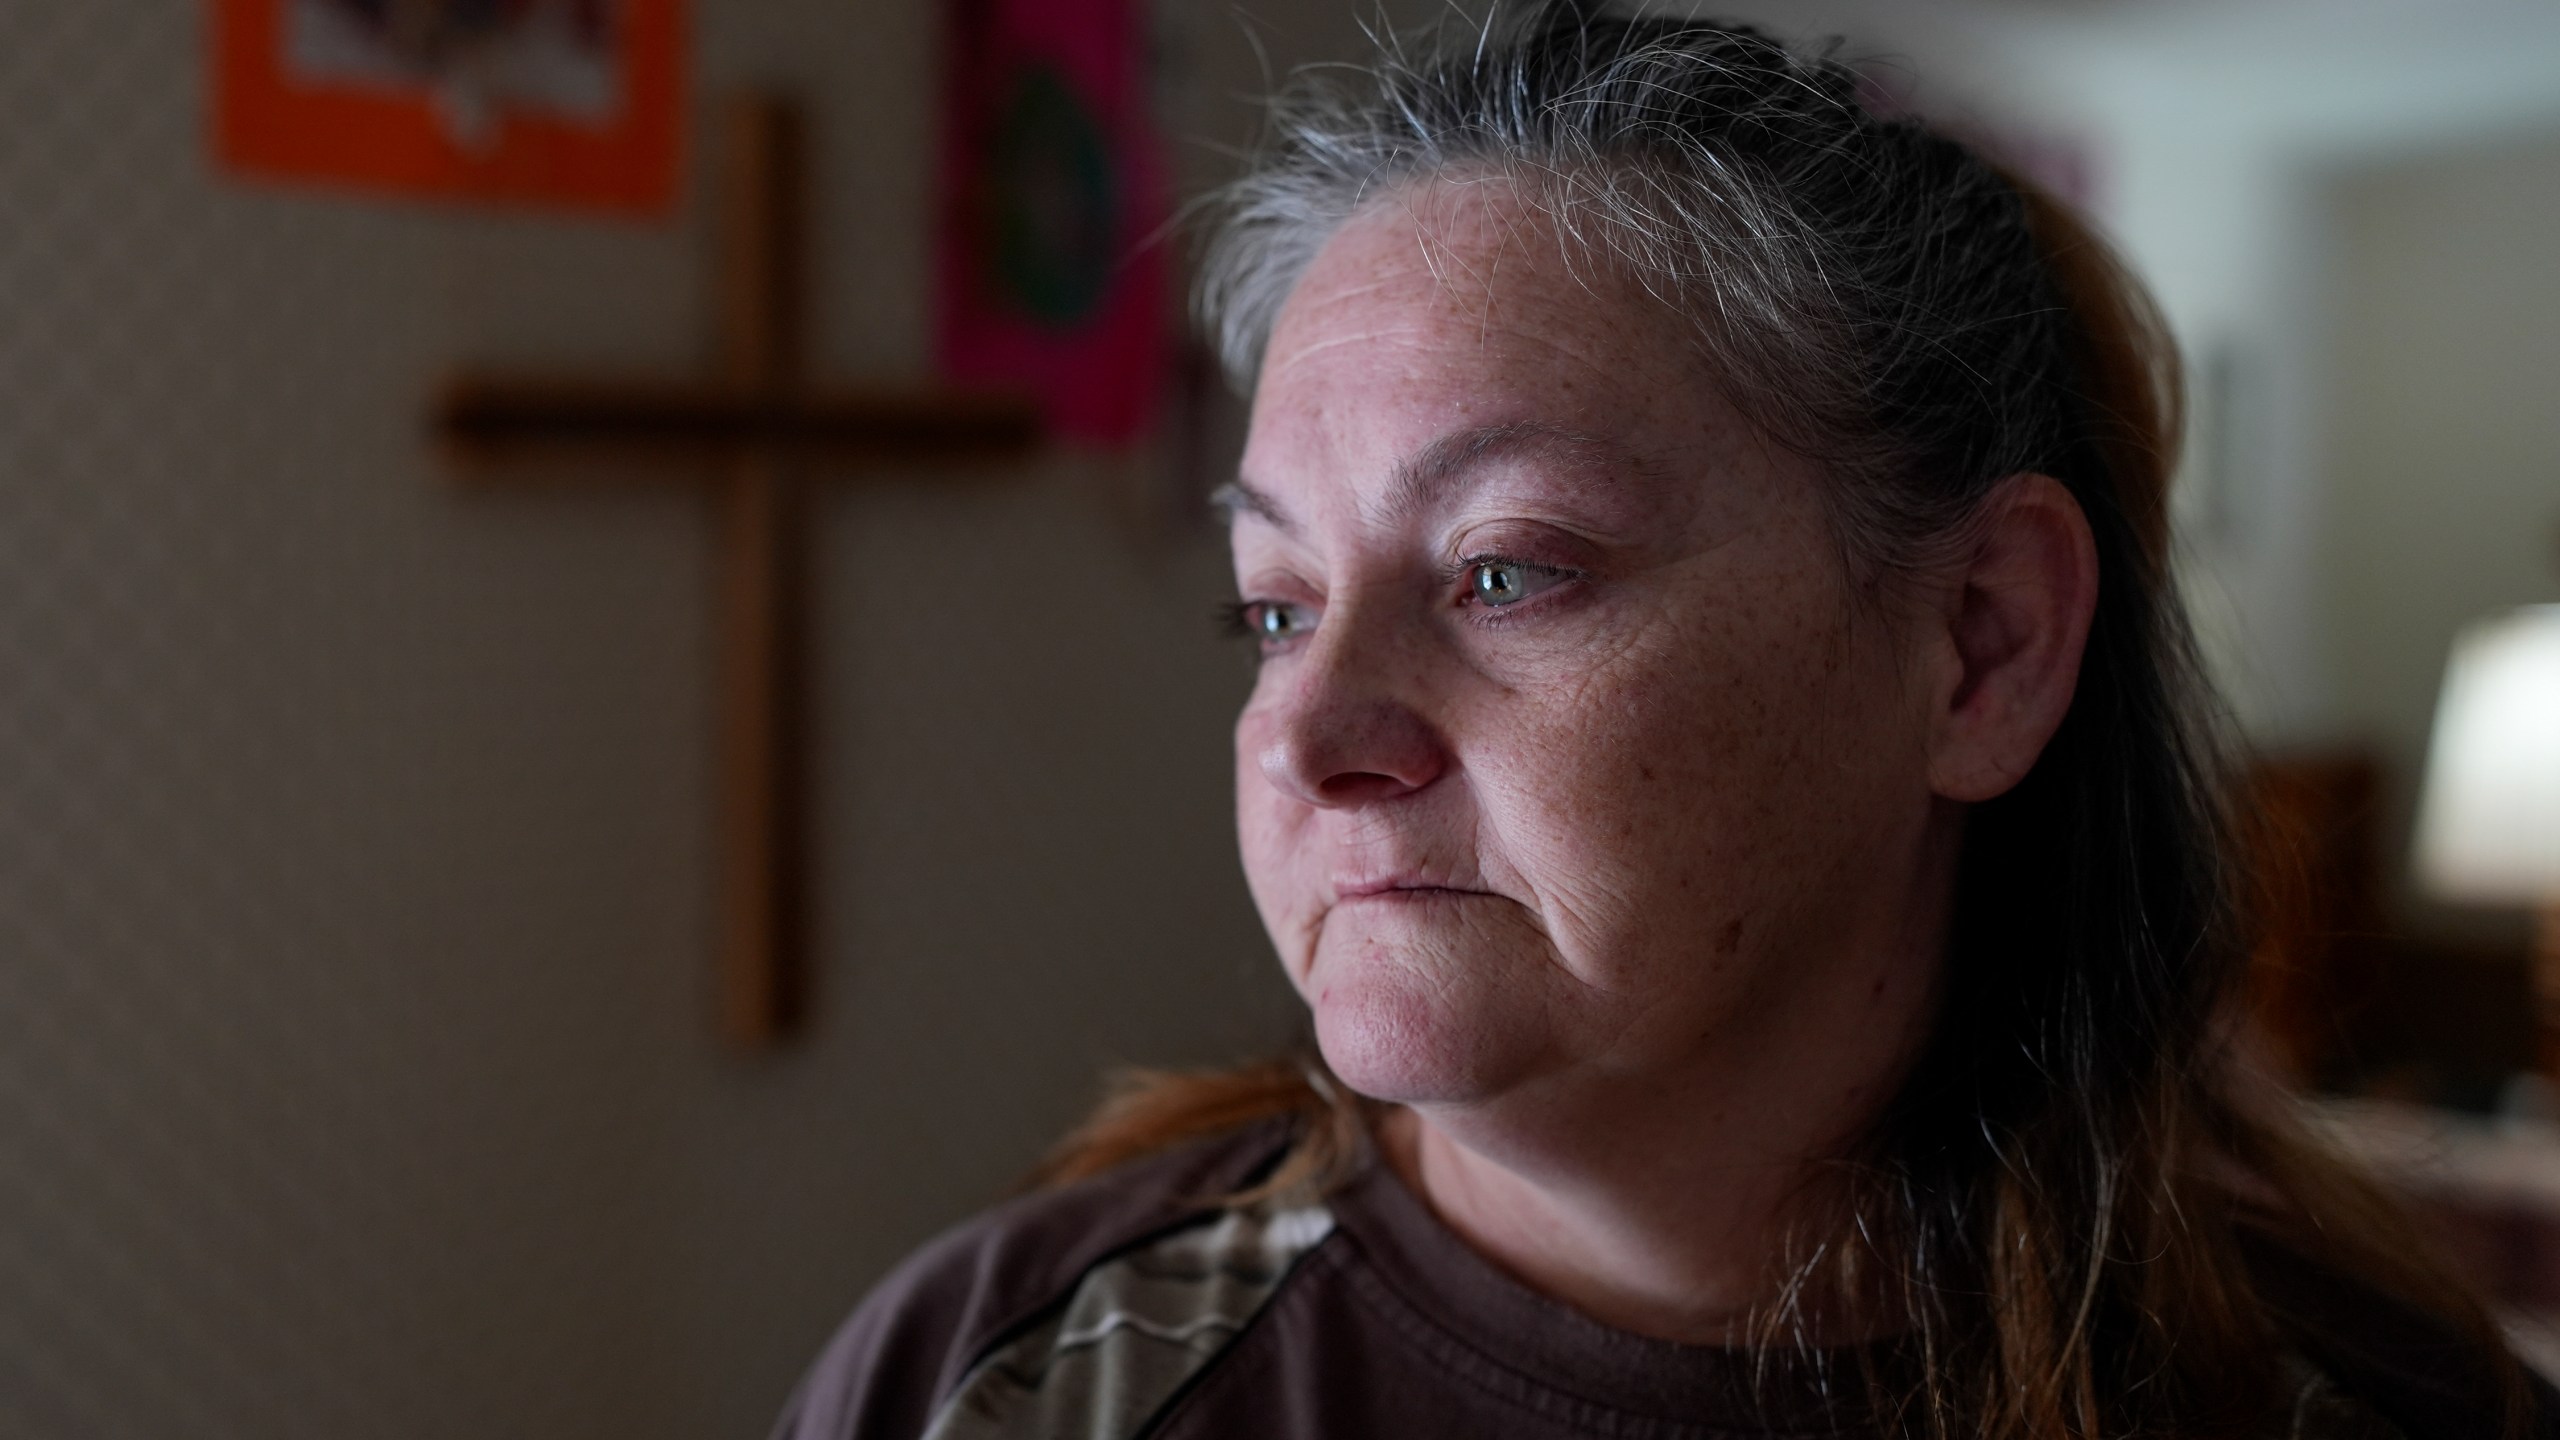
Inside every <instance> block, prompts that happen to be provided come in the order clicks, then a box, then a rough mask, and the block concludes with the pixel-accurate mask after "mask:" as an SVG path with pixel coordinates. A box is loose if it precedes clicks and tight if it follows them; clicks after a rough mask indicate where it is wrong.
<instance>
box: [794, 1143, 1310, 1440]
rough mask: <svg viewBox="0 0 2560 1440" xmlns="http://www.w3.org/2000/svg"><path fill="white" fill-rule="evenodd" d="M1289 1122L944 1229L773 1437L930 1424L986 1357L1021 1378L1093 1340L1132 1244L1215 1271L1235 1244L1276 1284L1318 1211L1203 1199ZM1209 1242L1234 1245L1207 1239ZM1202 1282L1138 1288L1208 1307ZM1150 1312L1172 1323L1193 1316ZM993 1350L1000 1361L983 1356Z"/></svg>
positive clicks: (1253, 1168)
mask: <svg viewBox="0 0 2560 1440" xmlns="http://www.w3.org/2000/svg"><path fill="white" fill-rule="evenodd" d="M1287 1133H1288V1132H1287V1128H1286V1126H1285V1125H1281V1124H1265V1125H1258V1126H1254V1127H1251V1128H1248V1129H1245V1130H1240V1131H1237V1132H1234V1133H1232V1134H1229V1135H1225V1136H1220V1137H1217V1138H1214V1139H1210V1140H1206V1141H1201V1142H1197V1143H1194V1144H1190V1145H1185V1146H1180V1147H1177V1148H1175V1149H1172V1150H1169V1151H1166V1152H1164V1153H1162V1154H1159V1155H1155V1156H1150V1157H1148V1158H1146V1159H1144V1160H1140V1161H1137V1162H1135V1163H1132V1164H1130V1165H1126V1166H1123V1167H1121V1168H1120V1169H1117V1170H1114V1171H1111V1172H1109V1173H1107V1174H1104V1175H1099V1176H1096V1177H1094V1178H1092V1179H1090V1180H1087V1181H1084V1182H1081V1183H1079V1184H1076V1185H1071V1186H1067V1187H1064V1188H1061V1189H1058V1190H1053V1191H1045V1192H1042V1193H1039V1194H1034V1195H1027V1196H1023V1197H1021V1198H1019V1199H1016V1200H1014V1201H1011V1202H1009V1203H1007V1204H1004V1205H1001V1206H998V1207H997V1208H995V1209H993V1210H990V1211H988V1212H987V1213H985V1214H983V1215H981V1216H979V1217H977V1218H976V1219H974V1220H971V1221H969V1222H968V1223H966V1224H964V1225H961V1226H959V1227H958V1228H956V1229H954V1230H951V1231H949V1232H947V1233H945V1234H944V1235H942V1236H941V1237H940V1238H938V1239H936V1240H934V1241H933V1242H931V1243H930V1244H928V1245H926V1246H925V1247H924V1248H923V1249H922V1250H919V1251H918V1252H916V1253H915V1254H914V1255H913V1256H911V1257H909V1258H908V1259H907V1261H906V1262H905V1263H903V1264H901V1265H900V1266H899V1267H898V1268H897V1269H896V1270H894V1271H892V1272H891V1273H890V1275H889V1276H888V1278H887V1279H885V1280H883V1281H882V1282H881V1283H880V1285H879V1286H878V1287H877V1288H876V1289H874V1290H873V1291H872V1292H871V1294H870V1295H869V1296H868V1297H867V1298H865V1299H864V1300H863V1302H862V1303H861V1304H860V1305H859V1306H858V1307H856V1309H855V1310H854V1312H853V1314H852V1316H851V1317H850V1318H849V1319H847V1320H846V1321H845V1323H844V1324H843V1326H842V1327H841V1328H839V1329H838V1330H837V1332H836V1334H835V1336H834V1338H833V1339H832V1340H831V1341H829V1343H828V1345H827V1347H826V1348H825V1350H823V1351H822V1352H820V1354H819V1356H818V1359H817V1361H816V1363H815V1364H813V1365H812V1366H811V1367H810V1370H809V1372H808V1375H807V1376H806V1378H804V1379H803V1380H802V1381H801V1384H800V1388H799V1389H798V1390H797V1391H796V1392H795V1393H794V1394H793V1396H792V1398H791V1402H790V1405H789V1407H788V1408H787V1409H786V1411H785V1413H784V1415H783V1418H782V1421H781V1423H780V1425H779V1426H778V1427H777V1428H776V1430H775V1432H774V1434H775V1440H893V1437H894V1440H906V1437H913V1436H920V1435H923V1434H925V1433H926V1432H927V1430H928V1429H929V1428H938V1427H935V1417H936V1415H937V1414H938V1413H940V1412H943V1411H945V1410H946V1409H948V1408H950V1406H949V1402H950V1401H951V1399H952V1397H954V1396H955V1395H956V1394H957V1393H958V1392H960V1391H961V1390H962V1389H963V1387H964V1386H972V1387H973V1388H975V1389H977V1390H981V1391H983V1390H985V1389H986V1388H987V1387H988V1385H989V1384H990V1382H991V1381H992V1380H993V1379H995V1378H997V1377H996V1376H995V1375H994V1374H993V1372H994V1371H996V1370H998V1369H1005V1370H1009V1371H1010V1372H1011V1373H1012V1375H1013V1377H1014V1378H1015V1379H1016V1380H1020V1379H1022V1378H1024V1376H1025V1373H1026V1369H1025V1367H1026V1365H1027V1366H1028V1367H1029V1370H1030V1372H1031V1374H1030V1378H1032V1379H1034V1380H1036V1379H1037V1378H1039V1376H1040V1375H1041V1374H1045V1372H1046V1370H1047V1368H1048V1367H1047V1366H1046V1365H1045V1363H1043V1361H1044V1360H1045V1357H1046V1354H1047V1353H1048V1352H1050V1351H1054V1350H1055V1349H1057V1348H1058V1347H1059V1346H1060V1345H1061V1344H1062V1343H1065V1342H1069V1341H1074V1340H1075V1339H1076V1335H1081V1336H1082V1340H1081V1341H1078V1342H1076V1343H1079V1344H1080V1346H1081V1348H1087V1349H1091V1348H1095V1347H1093V1346H1092V1345H1091V1344H1090V1342H1091V1340H1092V1339H1093V1338H1095V1336H1096V1335H1098V1334H1099V1333H1100V1332H1101V1331H1102V1330H1107V1329H1109V1328H1111V1322H1112V1321H1114V1320H1115V1319H1118V1318H1123V1316H1124V1312H1127V1311H1128V1310H1129V1309H1130V1308H1131V1305H1132V1303H1133V1302H1132V1301H1131V1300H1130V1298H1129V1297H1128V1296H1127V1295H1125V1294H1121V1293H1118V1292H1122V1291H1126V1290H1128V1289H1129V1288H1130V1287H1129V1286H1128V1284H1127V1283H1126V1282H1127V1277H1126V1276H1118V1277H1115V1275H1114V1274H1113V1272H1114V1271H1115V1270H1126V1269H1128V1268H1129V1265H1128V1263H1127V1262H1129V1261H1131V1260H1132V1259H1133V1258H1135V1259H1139V1260H1148V1259H1152V1260H1153V1261H1155V1262H1157V1263H1155V1264H1153V1265H1150V1266H1144V1267H1142V1268H1147V1269H1150V1270H1153V1271H1156V1272H1162V1271H1163V1270H1164V1269H1165V1267H1166V1265H1167V1264H1168V1263H1170V1264H1171V1265H1172V1266H1173V1268H1174V1270H1176V1271H1200V1272H1202V1273H1208V1272H1223V1271H1225V1270H1227V1269H1229V1268H1231V1266H1230V1265H1229V1264H1228V1263H1226V1261H1227V1260H1228V1259H1229V1258H1236V1259H1241V1260H1242V1261H1243V1263H1244V1265H1245V1268H1246V1269H1247V1270H1252V1271H1270V1272H1272V1273H1271V1274H1270V1276H1269V1280H1270V1283H1271V1284H1273V1285H1275V1286H1276V1283H1277V1279H1278V1271H1280V1270H1285V1268H1286V1262H1287V1260H1288V1259H1290V1258H1293V1256H1294V1254H1295V1253H1297V1252H1299V1251H1302V1250H1303V1248H1305V1247H1306V1246H1307V1245H1309V1244H1311V1243H1312V1241H1313V1240H1314V1239H1318V1238H1321V1229H1322V1227H1321V1225H1320V1224H1319V1225H1318V1226H1316V1227H1314V1228H1313V1229H1312V1230H1311V1228H1310V1226H1309V1225H1308V1223H1307V1220H1306V1218H1305V1217H1303V1216H1300V1217H1294V1218H1283V1219H1282V1220H1281V1222H1280V1223H1279V1224H1278V1225H1277V1227H1276V1228H1275V1227H1274V1225H1273V1224H1272V1223H1271V1221H1272V1219H1273V1217H1272V1216H1271V1214H1270V1213H1269V1212H1262V1213H1261V1214H1259V1215H1258V1216H1257V1215H1256V1214H1254V1213H1252V1212H1246V1213H1242V1214H1233V1215H1231V1214H1228V1213H1227V1212H1225V1211H1223V1210H1222V1209H1221V1208H1220V1207H1219V1206H1217V1205H1216V1203H1215V1200H1216V1197H1218V1196H1221V1195H1223V1194H1227V1193H1230V1192H1232V1191H1234V1190H1237V1189H1240V1188H1242V1187H1243V1186H1245V1185H1248V1184H1250V1183H1251V1182H1252V1181H1253V1179H1254V1178H1255V1177H1256V1176H1257V1175H1258V1174H1260V1173H1262V1172H1264V1171H1266V1170H1267V1169H1268V1168H1269V1167H1270V1165H1271V1164H1272V1163H1274V1162H1275V1161H1276V1160H1277V1159H1278V1157H1279V1155H1280V1152H1281V1151H1282V1150H1283V1149H1284V1148H1285V1147H1286V1145H1287ZM1221 1250H1223V1251H1232V1252H1235V1253H1234V1256H1233V1257H1225V1256H1221V1255H1216V1254H1211V1253H1208V1252H1211V1251H1221ZM1159 1252H1162V1253H1159ZM1192 1252H1202V1253H1198V1254H1194V1253H1192ZM1186 1257H1187V1258H1186ZM1114 1262H1122V1263H1120V1264H1117V1265H1115V1263H1114ZM1198 1262H1206V1265H1205V1270H1203V1266H1202V1265H1201V1264H1200V1263H1198ZM1273 1262H1277V1264H1276V1267H1275V1265H1274V1263H1273ZM1176 1288H1177V1292H1179V1288H1180V1287H1178V1286H1177V1287H1176ZM1216 1288H1217V1287H1210V1288H1209V1289H1206V1290H1203V1289H1200V1287H1193V1289H1194V1290H1196V1291H1198V1292H1199V1293H1196V1294H1195V1293H1188V1292H1181V1293H1166V1292H1165V1291H1164V1289H1163V1287H1162V1286H1158V1287H1157V1293H1154V1294H1152V1295H1149V1296H1146V1297H1144V1300H1145V1302H1146V1303H1152V1304H1154V1305H1156V1306H1158V1307H1159V1308H1163V1307H1173V1308H1177V1309H1179V1308H1182V1307H1197V1306H1200V1305H1202V1304H1208V1305H1212V1306H1214V1305H1216V1304H1217V1303H1220V1297H1219V1296H1218V1295H1217V1294H1216V1293H1215V1291H1216ZM1225 1288H1226V1289H1229V1290H1232V1289H1233V1286H1232V1285H1228V1286H1226V1287H1225ZM1226 1303H1232V1298H1231V1297H1229V1298H1228V1300H1227V1302H1226ZM1071 1311H1076V1312H1082V1311H1094V1312H1096V1313H1094V1314H1091V1315H1086V1314H1082V1313H1077V1314H1075V1315H1073V1316H1071V1315H1070V1312H1071ZM1158 1318H1159V1319H1160V1320H1161V1321H1163V1322H1164V1323H1166V1324H1170V1325H1172V1326H1173V1327H1174V1328H1176V1329H1180V1328H1182V1327H1183V1326H1184V1325H1186V1324H1190V1325H1195V1326H1196V1325H1197V1323H1198V1322H1199V1320H1200V1318H1201V1317H1197V1316H1192V1315H1188V1314H1178V1315H1167V1316H1162V1317H1158ZM1210 1318H1212V1319H1214V1317H1210ZM1070 1320H1072V1321H1073V1322H1075V1323H1073V1324H1069V1323H1068V1322H1069V1321H1070ZM1097 1326H1098V1327H1099V1328H1098V1329H1097ZM1069 1331H1073V1332H1076V1333H1075V1335H1071V1334H1069V1333H1068V1332H1069ZM1087 1331H1091V1332H1094V1333H1093V1334H1084V1333H1083V1332H1087ZM998 1352H1003V1356H1004V1358H1005V1359H1006V1360H1007V1361H1008V1362H1009V1364H1008V1365H1005V1366H991V1365H989V1364H988V1363H987V1362H988V1361H989V1359H990V1357H994V1356H997V1355H998ZM1016 1388H1020V1387H1019V1386H1016ZM978 1398H979V1399H983V1397H978ZM988 1433H995V1432H992V1431H991V1432H988Z"/></svg>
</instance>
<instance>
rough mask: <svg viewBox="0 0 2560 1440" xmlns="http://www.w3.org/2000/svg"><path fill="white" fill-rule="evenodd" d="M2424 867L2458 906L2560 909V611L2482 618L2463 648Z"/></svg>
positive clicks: (2431, 783) (2426, 806)
mask: <svg viewBox="0 0 2560 1440" xmlns="http://www.w3.org/2000/svg"><path fill="white" fill-rule="evenodd" d="M2417 868H2418V877H2419V879H2420V880H2421V881H2423V882H2424V883H2425V884H2426V885H2427V886H2428V888H2430V889H2432V890H2434V891H2436V892H2438V893H2439V894H2442V895H2444V896H2446V897H2447V898H2449V899H2456V900H2471V901H2478V902H2482V903H2487V904H2504V905H2532V906H2542V907H2550V906H2554V905H2560V605H2529V606H2526V607H2525V608H2524V609H2521V610H2513V611H2509V612H2508V613H2507V614H2504V615H2500V616H2497V617H2495V618H2494V619H2489V620H2482V621H2478V622H2475V623H2474V624H2472V625H2470V626H2468V627H2466V628H2465V629H2464V630H2463V632H2462V635H2461V638H2459V639H2457V640H2456V641H2455V642H2454V646H2453V658H2452V659H2451V660H2450V661H2448V662H2447V663H2446V665H2445V672H2444V694H2443V697H2442V698H2441V699H2439V700H2438V701H2437V703H2436V730H2435V740H2434V742H2433V744H2432V745H2430V747H2429V748H2428V751H2427V783H2426V790H2425V792H2424V794H2423V796H2422V797H2421V799H2420V801H2419V806H2418V853H2417Z"/></svg>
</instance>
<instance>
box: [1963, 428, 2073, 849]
mask: <svg viewBox="0 0 2560 1440" xmlns="http://www.w3.org/2000/svg"><path fill="white" fill-rule="evenodd" d="M1981 514H1982V517H1983V518H1982V521H1981V523H1980V527H1979V531H1978V534H1977V536H1976V538H1975V542H1974V544H1973V546H1972V547H1971V549H1970V551H1969V552H1968V554H1967V557H1966V559H1965V562H1964V566H1963V569H1962V573H1960V574H1958V575H1956V576H1955V577H1953V581H1954V583H1953V585H1952V588H1951V591H1950V599H1949V602H1948V605H1947V608H1946V611H1945V623H1946V626H1947V639H1948V641H1949V642H1950V644H1951V648H1952V651H1953V654H1954V657H1955V662H1956V663H1955V666H1954V671H1955V673H1954V674H1953V676H1952V677H1951V683H1949V684H1948V685H1946V686H1945V687H1944V689H1943V691H1942V693H1941V694H1939V695H1938V696H1935V697H1933V700H1934V704H1935V707H1936V711H1937V713H1936V715H1935V717H1934V719H1935V724H1934V725H1933V727H1932V730H1933V740H1932V743H1931V746H1930V757H1929V763H1930V773H1929V781H1930V788H1931V789H1932V790H1934V791H1935V792H1936V793H1938V794H1939V795H1941V796H1943V797H1945V798H1947V799H1950V800H1960V801H1979V800H1988V799H1991V798H1992V797H1994V796H1996V795H1999V794H2001V793H2003V792H2005V791H2007V790H2008V789H2009V788H2010V787H2011V786H2013V785H2015V784H2017V783H2018V781H2019V780H2021V779H2023V778H2024V777H2025V776H2026V773H2027V771H2028V770H2030V769H2031V768H2033V767H2034V765H2035V762H2036V757H2038V756H2039V755H2041V754H2043V753H2044V747H2045V744H2046V742H2048V741H2050V740H2051V739H2052V738H2053V733H2054V731H2055V730H2056V729H2058V728H2060V726H2061V724H2062V717H2063V716H2064V715H2065V714H2066V713H2067V712H2068V711H2069V710H2070V708H2071V697H2072V694H2073V692H2074V691H2075V690H2076V689H2077V688H2078V685H2079V679H2080V657H2081V654H2082V651H2083V650H2084V649H2085V648H2086V646H2087V644H2088V637H2089V620H2090V616H2091V615H2092V614H2094V613H2095V611H2096V609H2097V599H2098V554H2097V545H2096V542H2095V540H2094V539H2093V538H2092V536H2091V534H2090V530H2089V519H2088V516H2087V515H2085V514H2083V513H2082V512H2081V509H2080V502H2079V501H2077V500H2075V499H2073V498H2072V495H2071V492H2070V491H2069V490H2067V489H2065V488H2063V485H2062V482H2060V481H2058V480H2056V479H2054V478H2053V477H2051V476H2049V475H2036V474H2022V475H2013V476H2011V477H2009V478H2008V479H2007V480H2004V481H2002V482H2001V483H2000V485H1999V486H1998V487H1997V488H1996V489H1994V491H1993V492H1992V493H1991V495H1990V496H1988V497H1987V498H1986V499H1985V500H1984V501H1983V510H1982V512H1981Z"/></svg>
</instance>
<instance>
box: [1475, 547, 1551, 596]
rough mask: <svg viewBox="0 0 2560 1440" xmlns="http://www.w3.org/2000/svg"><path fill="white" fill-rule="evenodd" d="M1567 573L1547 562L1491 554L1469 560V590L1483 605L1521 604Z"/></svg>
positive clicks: (1548, 587)
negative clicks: (1480, 558)
mask: <svg viewBox="0 0 2560 1440" xmlns="http://www.w3.org/2000/svg"><path fill="white" fill-rule="evenodd" d="M1564 578H1565V572H1563V571H1561V570H1558V569H1555V568H1554V567H1552V566H1547V565H1529V564H1525V563H1523V562H1521V561H1518V560H1504V559H1500V558H1496V557H1487V558H1485V559H1482V560H1471V561H1469V562H1467V592H1468V594H1470V595H1471V596H1473V597H1474V599H1475V601H1476V603H1478V604H1480V605H1492V606H1497V607H1498V606H1503V605H1517V604H1519V603H1520V602H1521V601H1523V600H1526V599H1528V598H1529V597H1530V596H1532V595H1535V594H1537V593H1538V592H1540V591H1542V590H1547V589H1551V588H1553V587H1554V586H1555V585H1556V584H1558V583H1559V582H1561V581H1562V580H1563V579H1564Z"/></svg>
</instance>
